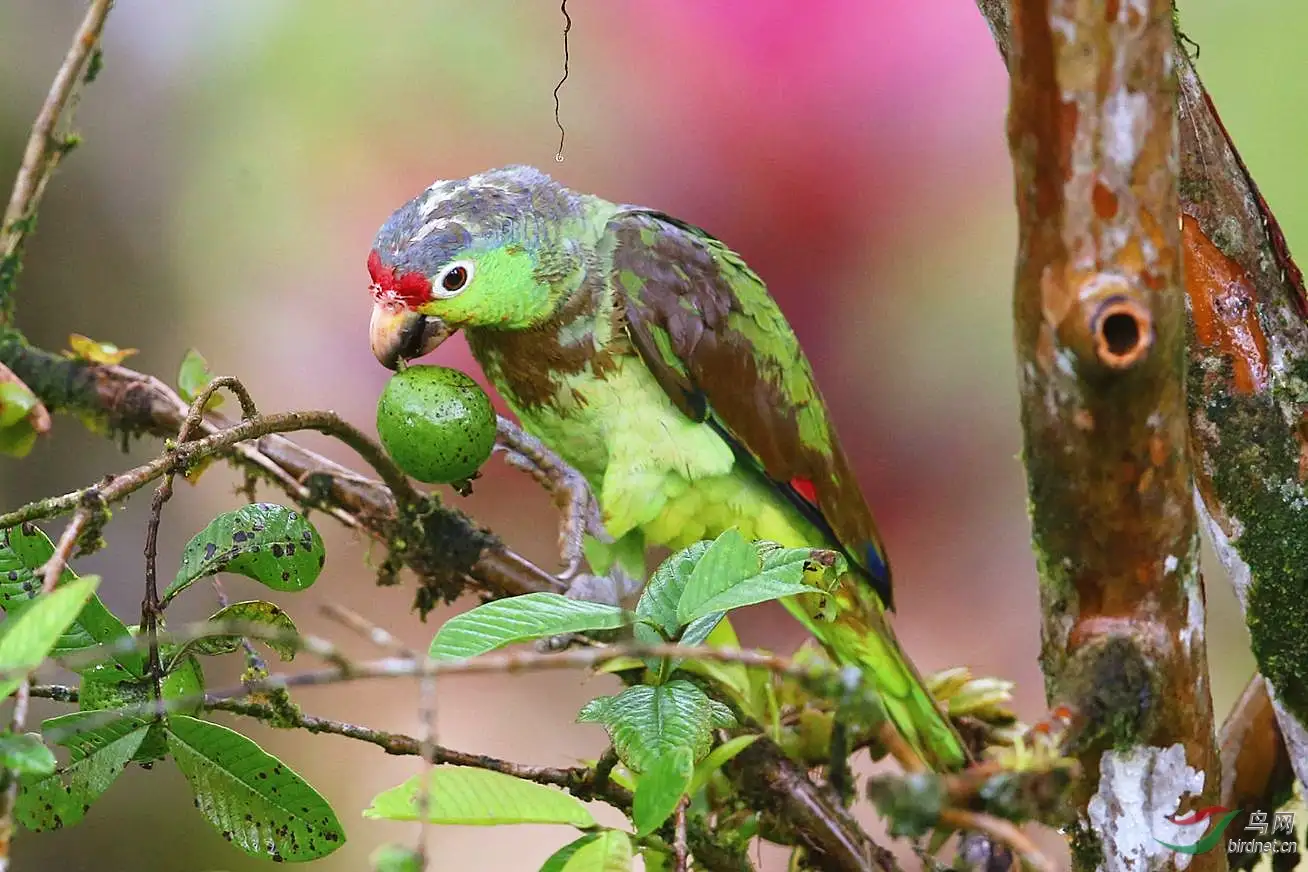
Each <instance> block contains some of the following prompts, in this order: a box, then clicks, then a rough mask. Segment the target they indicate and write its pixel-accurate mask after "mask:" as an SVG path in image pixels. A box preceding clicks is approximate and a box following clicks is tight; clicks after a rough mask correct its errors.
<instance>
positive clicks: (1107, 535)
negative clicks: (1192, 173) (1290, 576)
mask: <svg viewBox="0 0 1308 872" xmlns="http://www.w3.org/2000/svg"><path fill="white" fill-rule="evenodd" d="M1115 8H1116V10H1117V11H1116V14H1114V15H1110V16H1105V15H1104V10H1103V7H1101V6H1097V5H1095V4H1083V3H1075V2H1065V0H1019V2H1015V3H1013V4H1012V20H1011V39H1012V42H1011V45H1010V46H1009V52H1008V60H1009V63H1010V72H1011V80H1012V98H1011V104H1010V115H1009V143H1010V148H1011V150H1012V153H1013V162H1014V174H1015V180H1016V192H1017V206H1018V217H1019V233H1020V239H1019V248H1018V258H1017V280H1016V290H1015V296H1014V311H1015V317H1016V328H1017V329H1016V338H1017V352H1018V364H1019V367H1020V371H1019V385H1020V393H1021V407H1022V424H1023V431H1024V437H1025V439H1024V442H1025V452H1024V460H1025V463H1026V468H1027V476H1028V486H1029V492H1030V499H1031V511H1032V528H1033V539H1034V544H1035V548H1036V551H1037V554H1038V556H1039V564H1040V565H1039V569H1040V576H1041V579H1040V583H1041V603H1042V608H1043V612H1044V629H1043V646H1042V667H1043V669H1044V673H1045V682H1046V688H1047V693H1048V695H1049V698H1050V700H1051V703H1053V704H1056V705H1061V706H1063V707H1065V708H1066V709H1067V710H1068V711H1069V712H1070V718H1069V723H1070V727H1071V729H1070V731H1069V733H1068V735H1067V736H1066V742H1067V747H1068V748H1069V749H1070V750H1072V751H1074V752H1075V753H1076V754H1077V757H1078V759H1079V762H1080V764H1081V767H1082V770H1083V771H1084V773H1085V776H1086V780H1085V783H1084V785H1083V787H1082V789H1081V791H1079V797H1078V800H1079V801H1078V803H1077V805H1078V807H1079V808H1080V810H1081V812H1080V813H1081V824H1082V829H1083V831H1084V832H1086V833H1088V834H1089V836H1090V838H1091V839H1092V840H1093V841H1094V842H1095V843H1097V844H1098V846H1099V848H1100V851H1097V852H1089V853H1090V854H1095V853H1111V854H1114V855H1117V856H1121V855H1123V854H1129V855H1130V856H1132V857H1136V858H1138V859H1141V860H1143V865H1141V866H1139V867H1138V868H1142V869H1144V868H1148V869H1160V870H1161V869H1174V868H1180V867H1179V866H1178V862H1177V859H1176V858H1177V855H1176V854H1174V853H1173V852H1171V851H1169V850H1167V849H1165V848H1163V847H1161V846H1160V845H1158V844H1157V842H1156V841H1155V840H1154V839H1153V837H1152V836H1151V834H1150V832H1149V828H1148V827H1147V826H1141V822H1140V821H1138V820H1131V821H1129V822H1128V820H1127V819H1128V818H1138V817H1139V816H1140V815H1141V814H1142V813H1143V810H1142V809H1141V808H1139V807H1138V804H1137V803H1135V802H1132V801H1131V797H1132V796H1137V795H1143V796H1146V797H1149V798H1150V802H1151V803H1153V804H1154V805H1155V806H1156V807H1157V806H1161V807H1171V808H1176V807H1178V806H1179V805H1180V804H1181V803H1183V802H1185V803H1189V802H1200V803H1202V804H1203V805H1210V804H1213V803H1215V802H1216V799H1217V789H1216V786H1215V785H1216V782H1217V759H1216V753H1215V750H1214V740H1213V722H1212V702H1211V698H1210V696H1209V692H1208V687H1209V683H1208V666H1207V658H1206V651H1205V644H1204V602H1203V590H1202V582H1201V580H1200V577H1199V554H1198V550H1199V549H1198V545H1199V541H1198V535H1197V520H1196V517H1195V511H1194V505H1193V499H1192V493H1193V484H1192V478H1191V468H1190V454H1189V447H1188V432H1187V415H1186V405H1185V368H1184V352H1185V296H1184V289H1183V282H1182V275H1181V254H1180V232H1179V229H1178V227H1177V223H1176V220H1175V217H1174V216H1176V214H1177V211H1178V202H1177V177H1176V170H1177V161H1178V159H1177V148H1178V147H1177V141H1176V123H1175V119H1176V97H1175V94H1176V80H1175V73H1174V59H1175V58H1176V56H1177V54H1178V49H1177V47H1176V45H1175V42H1174V35H1173V28H1172V17H1171V14H1172V8H1171V3H1170V2H1169V0H1149V2H1148V3H1147V4H1146V9H1147V11H1146V12H1144V13H1143V14H1144V20H1143V21H1137V22H1134V23H1132V22H1130V21H1129V20H1128V19H1130V18H1131V17H1132V16H1138V15H1140V14H1142V13H1141V11H1140V9H1139V8H1138V5H1131V4H1120V5H1118V6H1117V7H1115ZM996 32H997V33H999V32H1000V31H999V29H996ZM1164 761H1166V765H1164ZM1178 761H1179V762H1178ZM1149 823H1153V822H1152V821H1150V822H1149ZM1183 859H1184V860H1187V861H1190V862H1191V864H1192V865H1193V866H1194V867H1196V868H1199V869H1207V868H1218V867H1219V866H1221V865H1222V859H1223V858H1222V857H1221V855H1220V854H1218V855H1215V859H1214V858H1210V857H1202V856H1200V857H1194V858H1189V857H1184V858H1183ZM1094 865H1097V862H1092V861H1088V860H1087V855H1086V854H1085V853H1084V852H1083V853H1082V854H1081V855H1080V856H1078V858H1077V866H1078V867H1079V868H1086V867H1093V866H1094Z"/></svg>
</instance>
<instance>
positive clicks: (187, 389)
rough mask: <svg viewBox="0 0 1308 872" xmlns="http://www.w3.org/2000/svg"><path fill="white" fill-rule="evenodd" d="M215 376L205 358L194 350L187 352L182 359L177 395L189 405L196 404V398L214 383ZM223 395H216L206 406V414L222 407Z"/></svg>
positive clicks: (178, 372) (190, 349)
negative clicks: (210, 383)
mask: <svg viewBox="0 0 1308 872" xmlns="http://www.w3.org/2000/svg"><path fill="white" fill-rule="evenodd" d="M213 379H214V375H213V373H212V372H210V371H209V363H208V361H206V360H205V359H204V356H203V355H201V354H200V352H198V351H196V350H195V349H194V348H188V349H187V350H186V356H185V357H183V358H182V365H181V368H180V369H178V371H177V393H178V394H180V395H181V397H182V399H184V400H186V402H188V403H193V402H195V398H196V397H198V396H200V393H201V392H202V391H203V390H204V389H205V388H207V387H208V386H209V382H211V381H213ZM222 402H223V396H222V394H219V393H215V394H214V395H213V396H212V397H210V398H209V401H208V402H207V403H205V404H204V410H205V411H206V412H209V411H212V410H213V409H216V408H218V407H219V406H221V405H222Z"/></svg>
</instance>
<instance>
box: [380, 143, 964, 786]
mask: <svg viewBox="0 0 1308 872" xmlns="http://www.w3.org/2000/svg"><path fill="white" fill-rule="evenodd" d="M368 271H369V274H370V276H371V279H372V285H371V290H372V294H373V298H374V307H373V311H372V320H371V325H370V334H371V343H372V351H373V354H374V355H375V356H376V357H377V359H378V360H379V361H380V362H381V363H382V364H383V365H385V366H386V367H388V368H390V369H395V368H397V367H398V366H399V365H400V361H401V360H410V359H413V358H416V357H420V356H422V355H425V354H427V353H428V352H430V351H431V350H433V349H434V348H436V347H437V346H438V345H440V344H441V343H442V342H443V341H444V340H445V339H447V338H448V337H449V336H451V335H452V334H453V333H454V332H456V331H458V330H463V332H464V335H465V336H466V337H467V341H468V345H469V347H470V348H471V350H472V354H473V356H474V357H475V358H476V360H477V362H478V364H480V366H481V367H482V369H483V371H484V372H485V374H486V377H487V378H488V379H489V380H490V382H491V383H492V384H493V385H494V386H495V388H496V389H497V390H498V391H499V393H500V395H501V396H502V397H503V398H504V400H505V402H506V403H507V404H508V406H509V407H510V408H511V409H512V411H513V412H514V414H515V415H517V417H518V419H519V421H520V422H521V424H522V426H523V428H524V429H525V430H526V431H527V432H529V433H530V434H532V435H534V436H535V437H537V438H538V439H540V440H541V441H542V442H543V443H545V444H546V445H548V446H549V447H550V448H551V449H553V450H554V451H555V452H556V453H557V454H558V455H560V456H561V457H562V458H563V459H564V460H565V461H567V462H568V463H569V464H570V465H571V466H573V467H575V468H576V469H577V471H578V472H579V473H580V474H581V475H583V476H584V477H585V478H586V480H587V481H588V482H589V484H590V486H591V488H592V489H593V491H594V493H595V495H596V498H597V500H598V502H599V506H600V509H601V512H602V518H603V523H604V526H605V528H606V529H607V531H608V532H609V533H610V534H611V536H612V537H613V538H614V540H615V542H614V544H613V545H611V546H607V547H597V543H595V542H593V541H592V542H589V543H588V550H587V555H588V558H589V559H590V562H591V564H592V569H594V570H595V571H597V572H605V571H606V570H607V569H608V568H609V567H610V566H612V565H613V564H614V563H615V562H616V563H617V565H618V567H619V568H622V569H624V570H625V571H627V572H629V573H631V574H633V575H634V576H635V577H637V578H644V554H645V548H646V547H647V546H655V545H662V546H666V547H668V548H671V549H680V548H684V547H686V546H687V545H689V544H691V543H692V542H695V541H697V540H701V539H708V538H713V537H715V536H717V535H719V534H720V533H722V532H723V531H725V530H727V529H729V528H731V527H736V528H737V529H738V530H739V531H740V533H741V534H742V535H743V536H745V537H746V538H747V539H755V540H758V539H765V540H770V541H774V542H777V543H780V544H781V545H784V546H787V547H826V548H830V549H839V550H840V551H841V552H842V553H843V554H844V555H846V557H847V559H848V561H849V563H850V565H851V572H850V575H851V576H853V577H852V578H846V579H845V580H844V581H843V582H842V583H841V584H840V586H839V589H838V592H837V595H836V600H837V603H838V606H839V607H838V609H837V610H836V611H835V615H834V617H832V616H831V615H830V614H828V613H826V612H825V611H820V609H822V606H820V605H819V602H820V601H821V600H822V599H823V598H822V597H816V596H799V597H792V598H788V599H786V600H784V601H783V604H784V605H785V606H786V608H787V609H788V610H789V611H790V612H791V614H792V615H794V616H795V617H796V618H797V619H798V620H799V621H800V622H801V623H802V624H804V625H805V626H806V627H807V628H808V629H809V631H810V632H812V633H813V635H814V636H815V637H817V638H818V640H819V641H821V642H822V643H823V645H824V646H825V647H826V648H827V649H828V651H829V652H830V653H831V654H832V656H833V657H834V658H835V659H836V661H837V662H839V663H842V664H845V665H855V666H857V667H858V668H859V669H860V670H861V672H862V673H863V674H864V675H865V676H867V677H869V678H870V679H871V680H872V681H873V682H874V683H875V687H876V688H877V692H878V694H879V696H880V698H881V699H882V701H883V705H884V706H885V708H886V710H887V712H888V714H889V716H890V718H891V720H892V721H893V723H894V724H895V726H896V728H897V729H898V730H899V732H900V733H901V734H902V735H903V737H904V738H905V740H906V741H908V743H909V744H910V745H912V746H913V747H914V748H915V749H916V750H917V751H918V753H919V754H921V755H922V757H923V758H924V760H926V761H927V762H928V764H929V765H932V766H933V767H935V768H937V769H954V768H958V767H960V766H961V765H963V764H964V763H965V762H966V761H967V752H966V751H965V749H964V745H963V743H962V742H961V740H960V739H959V737H958V734H957V733H956V732H955V731H954V729H953V727H952V726H951V724H950V723H949V721H948V719H947V718H946V717H944V716H943V715H942V714H941V712H940V710H939V708H938V707H937V705H936V703H935V701H934V700H932V698H931V696H930V694H929V693H928V692H927V690H926V688H925V687H924V685H923V683H922V680H921V677H920V676H919V675H918V674H917V672H916V671H915V669H914V667H913V666H912V664H911V663H910V662H909V661H908V660H907V659H906V658H905V657H904V656H903V654H902V653H901V651H900V648H899V644H898V642H897V641H896V639H895V636H894V634H893V632H892V630H891V628H890V625H889V623H888V622H887V620H886V616H885V610H886V609H887V608H892V607H893V604H892V601H891V582H890V569H889V566H888V565H887V563H886V559H885V556H884V552H883V550H882V546H881V542H880V539H879V537H878V534H877V531H876V527H875V525H874V523H873V520H872V514H871V512H870V511H869V509H868V506H867V503H866V501H865V500H864V498H863V494H862V492H861V491H860V490H859V486H858V482H857V481H856V480H855V478H854V474H853V472H852V470H851V469H850V466H849V461H848V460H847V459H846V457H845V453H844V451H843V450H842V449H841V447H840V442H839V440H838V439H837V437H836V433H835V430H834V429H833V427H832V424H831V420H830V416H829V415H828V413H827V409H826V405H825V403H824V401H823V399H822V396H821V394H820V393H819V392H818V387H817V384H816V383H815V381H814V378H813V372H812V369H811V367H810V366H809V363H808V361H807V359H805V357H804V353H803V351H801V350H800V347H799V343H798V341H797V340H796V338H795V334H794V332H793V331H792V330H791V327H790V325H789V324H788V323H787V322H786V319H785V317H784V316H783V315H782V314H781V310H780V309H779V308H778V307H777V304H776V303H775V302H774V301H773V299H772V298H771V296H769V294H768V292H767V288H766V287H765V285H764V284H763V282H762V280H761V279H760V278H759V277H758V276H757V275H755V274H754V272H753V271H752V270H751V269H750V268H749V267H748V266H747V265H746V264H745V262H744V261H743V260H742V259H741V258H740V256H739V255H737V254H736V253H735V252H734V251H732V250H731V249H729V248H728V247H727V246H726V245H724V244H723V243H722V242H720V241H718V240H717V239H715V238H713V237H712V236H710V235H709V234H708V233H706V232H704V231H703V230H701V229H699V228H698V227H694V226H692V225H690V224H687V223H686V222H684V221H681V220H678V219H676V218H673V217H671V216H670V215H667V214H664V213H662V212H659V211H656V210H652V209H646V208H642V207H639V206H625V205H618V204H615V203H610V202H608V201H606V200H602V199H600V198H598V197H594V196H590V195H586V194H580V193H577V192H574V191H571V190H569V189H568V188H566V187H564V186H562V185H560V184H559V183H557V182H555V181H554V180H553V179H551V178H550V177H549V176H547V175H545V174H544V173H542V172H540V171H539V170H536V169H533V168H531V167H525V166H510V167H505V168H503V169H498V170H492V171H488V172H485V173H481V174H478V175H474V176H471V177H469V178H466V179H459V180H451V181H439V182H436V183H435V184H433V185H432V186H431V187H429V188H428V189H427V190H426V191H424V192H423V193H421V194H419V195H418V196H417V197H415V198H414V199H413V200H410V201H409V202H408V203H406V204H405V205H404V206H402V207H401V208H400V209H399V210H398V211H396V212H395V213H394V214H392V215H391V217H390V218H389V219H388V220H387V221H386V223H385V224H384V225H383V226H382V228H381V230H380V231H379V232H378V234H377V238H376V240H375V242H374V244H373V248H372V251H371V253H370V254H369V256H368ZM596 564H599V565H596Z"/></svg>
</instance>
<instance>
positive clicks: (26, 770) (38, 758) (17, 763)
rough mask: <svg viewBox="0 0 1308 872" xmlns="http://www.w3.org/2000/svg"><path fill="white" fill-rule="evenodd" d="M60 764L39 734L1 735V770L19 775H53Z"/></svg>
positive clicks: (5, 733) (4, 733) (6, 733)
mask: <svg viewBox="0 0 1308 872" xmlns="http://www.w3.org/2000/svg"><path fill="white" fill-rule="evenodd" d="M58 765H59V763H58V761H57V760H55V755H54V752H52V751H51V750H50V749H49V748H47V747H46V744H45V742H42V741H41V736H40V734H39V733H11V732H8V731H5V732H3V733H0V768H3V769H8V770H10V771H12V772H17V773H18V774H19V775H35V776H38V777H44V776H46V775H52V774H53V773H54V771H55V768H56V767H58Z"/></svg>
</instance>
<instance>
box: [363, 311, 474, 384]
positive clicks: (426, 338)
mask: <svg viewBox="0 0 1308 872" xmlns="http://www.w3.org/2000/svg"><path fill="white" fill-rule="evenodd" d="M368 333H369V338H370V340H371V342H372V353H373V356H374V357H376V358H377V361H378V362H379V363H380V364H381V365H382V366H384V367H386V368H387V369H397V368H398V367H399V365H400V361H401V360H412V359H413V358H415V357H422V356H423V355H424V354H426V353H427V352H429V351H432V350H433V349H435V348H436V346H438V345H440V344H441V343H442V342H444V341H445V340H446V339H449V338H450V336H451V335H453V334H454V328H452V327H450V326H449V325H448V324H446V323H445V322H444V321H442V320H441V319H439V318H433V317H431V316H430V315H422V314H419V313H418V312H414V311H413V310H412V309H409V308H407V307H405V306H404V305H402V304H400V303H393V302H389V301H386V302H378V303H375V304H374V305H373V307H372V320H371V321H370V322H369V324H368Z"/></svg>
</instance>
